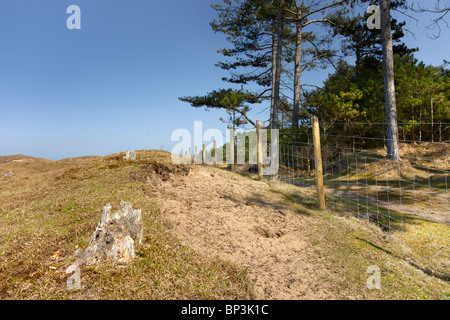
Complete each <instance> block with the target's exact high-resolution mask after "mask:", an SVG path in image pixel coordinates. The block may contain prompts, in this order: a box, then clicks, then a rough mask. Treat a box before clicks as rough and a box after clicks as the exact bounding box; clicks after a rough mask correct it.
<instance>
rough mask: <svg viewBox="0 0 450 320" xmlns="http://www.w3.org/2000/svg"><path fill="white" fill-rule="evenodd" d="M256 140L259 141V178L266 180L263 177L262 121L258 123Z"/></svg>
mask: <svg viewBox="0 0 450 320" xmlns="http://www.w3.org/2000/svg"><path fill="white" fill-rule="evenodd" d="M256 139H257V143H258V144H257V148H256V150H257V164H258V178H259V180H264V176H263V144H262V134H261V120H257V121H256Z"/></svg>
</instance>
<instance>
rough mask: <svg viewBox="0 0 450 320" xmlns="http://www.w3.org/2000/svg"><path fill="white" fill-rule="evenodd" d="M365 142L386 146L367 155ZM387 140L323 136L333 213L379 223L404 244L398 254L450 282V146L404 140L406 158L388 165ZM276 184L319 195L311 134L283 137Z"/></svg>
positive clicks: (327, 191) (327, 194)
mask: <svg viewBox="0 0 450 320" xmlns="http://www.w3.org/2000/svg"><path fill="white" fill-rule="evenodd" d="M355 139H359V140H361V141H360V142H356V143H355ZM364 139H365V141H378V142H381V146H378V147H377V146H374V145H372V148H371V149H367V150H364V149H363V148H362V147H361V146H364V145H365V141H364ZM385 142H386V138H377V137H367V138H366V137H355V136H350V137H349V136H339V135H329V134H326V133H325V132H322V133H321V152H322V161H323V174H324V188H325V197H326V205H327V208H329V209H331V210H332V211H333V212H336V213H339V214H343V215H351V216H353V217H356V218H358V219H362V220H367V221H370V222H371V223H374V224H376V225H377V226H379V228H380V229H381V230H382V232H384V233H386V234H388V235H389V236H390V239H392V241H393V242H394V241H396V243H397V242H398V243H399V244H398V245H397V246H396V249H397V250H398V253H397V254H399V255H402V256H403V257H404V258H405V259H406V260H408V261H409V262H412V263H414V265H416V266H420V268H421V269H422V270H424V271H425V272H427V273H430V274H434V275H437V276H440V277H443V278H445V279H447V280H448V279H450V199H449V198H450V196H449V177H448V176H449V172H450V162H449V158H450V144H449V143H445V142H435V143H430V142H426V143H424V142H422V143H420V144H419V143H417V142H412V143H411V142H410V141H403V142H401V155H402V157H401V160H400V161H390V160H387V159H386V148H385V146H384V143H385ZM417 154H419V156H417ZM277 181H278V182H279V183H286V184H291V185H295V186H298V187H301V188H303V189H309V190H311V191H315V168H314V150H313V144H312V133H311V130H310V129H308V130H303V132H301V133H296V134H292V132H286V133H284V134H282V135H281V141H280V170H279V173H278V177H277ZM302 196H309V197H315V194H314V192H311V193H302Z"/></svg>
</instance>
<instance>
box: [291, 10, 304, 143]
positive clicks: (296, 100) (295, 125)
mask: <svg viewBox="0 0 450 320" xmlns="http://www.w3.org/2000/svg"><path fill="white" fill-rule="evenodd" d="M300 10H301V9H300V8H299V9H298V12H297V16H298V17H301V16H302V13H301V11H300ZM296 24H297V30H296V38H297V40H296V44H295V74H294V106H293V109H292V128H293V129H294V132H295V133H297V129H298V112H299V110H300V93H301V88H302V85H301V82H300V79H301V73H302V68H301V56H302V40H303V39H302V25H301V23H300V21H297V23H296ZM294 137H295V139H296V140H297V136H294Z"/></svg>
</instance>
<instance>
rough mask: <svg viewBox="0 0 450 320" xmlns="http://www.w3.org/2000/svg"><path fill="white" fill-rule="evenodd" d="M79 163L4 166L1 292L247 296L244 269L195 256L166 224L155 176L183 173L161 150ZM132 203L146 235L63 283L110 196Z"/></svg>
mask: <svg viewBox="0 0 450 320" xmlns="http://www.w3.org/2000/svg"><path fill="white" fill-rule="evenodd" d="M122 156H123V154H116V155H111V156H108V157H104V158H93V159H89V158H88V159H85V160H84V161H82V162H77V161H75V162H74V161H55V162H53V161H44V162H39V163H38V161H31V162H8V163H4V164H0V172H3V171H5V172H8V171H13V172H14V173H15V175H14V176H12V177H4V176H3V175H1V176H0V299H248V298H250V297H251V294H252V291H251V286H250V284H249V283H248V281H246V275H245V271H242V270H239V269H238V268H237V267H235V266H233V265H231V264H229V263H227V262H224V261H220V260H218V259H214V258H205V257H202V256H199V255H198V254H196V253H195V252H194V251H192V250H191V249H189V248H187V247H184V246H182V245H180V244H179V242H178V241H177V239H175V238H174V237H173V236H172V235H171V234H169V233H168V232H167V231H166V228H165V226H164V219H162V218H161V215H160V213H159V210H158V208H157V207H156V206H155V204H154V202H153V201H152V191H153V190H152V188H153V187H152V185H151V184H149V183H146V181H147V179H151V177H152V175H160V176H165V175H166V176H165V178H167V179H170V177H171V175H172V174H181V173H180V172H184V174H186V173H187V172H188V168H187V167H185V166H184V167H180V166H170V164H169V163H170V161H169V159H170V157H169V156H168V154H167V153H166V152H160V151H153V152H149V151H146V152H139V153H138V161H137V163H136V162H131V161H125V160H121V157H122ZM120 201H129V202H131V203H132V204H133V207H134V208H139V209H142V212H143V214H144V238H145V241H144V243H143V245H142V247H140V248H139V249H138V250H137V259H136V260H135V261H134V262H133V263H132V264H130V265H127V266H122V267H120V266H107V265H104V266H99V267H96V268H84V269H82V270H81V281H82V286H83V289H82V290H79V291H68V290H66V281H67V277H68V276H67V275H66V274H65V269H66V268H67V266H68V265H69V264H70V262H71V260H72V255H73V252H74V250H75V248H76V247H77V246H79V247H83V246H86V245H87V244H88V242H89V240H90V236H91V234H92V232H93V231H94V229H95V226H96V225H97V223H98V221H99V219H100V217H101V210H102V208H103V206H104V205H106V203H110V204H111V205H112V206H113V208H118V206H119V203H120Z"/></svg>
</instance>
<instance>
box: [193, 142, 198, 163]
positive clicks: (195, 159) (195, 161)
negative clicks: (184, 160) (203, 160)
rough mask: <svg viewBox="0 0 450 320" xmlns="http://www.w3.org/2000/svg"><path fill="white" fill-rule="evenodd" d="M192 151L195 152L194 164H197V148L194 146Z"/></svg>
mask: <svg viewBox="0 0 450 320" xmlns="http://www.w3.org/2000/svg"><path fill="white" fill-rule="evenodd" d="M194 150H195V151H194V164H197V162H198V161H197V155H198V154H197V151H198V150H197V146H195V148H194Z"/></svg>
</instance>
